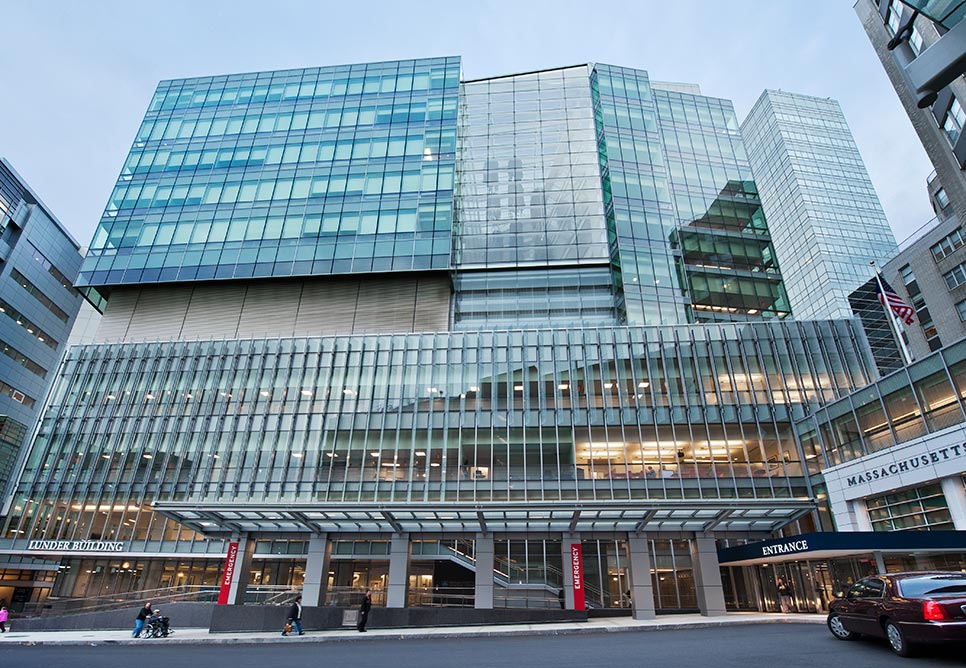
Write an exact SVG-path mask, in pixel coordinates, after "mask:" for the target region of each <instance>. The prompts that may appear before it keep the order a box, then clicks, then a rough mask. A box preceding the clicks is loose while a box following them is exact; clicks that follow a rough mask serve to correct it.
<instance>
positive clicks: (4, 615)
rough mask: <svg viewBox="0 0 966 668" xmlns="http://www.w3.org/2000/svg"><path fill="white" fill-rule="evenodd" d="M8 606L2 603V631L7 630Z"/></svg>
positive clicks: (0, 613)
mask: <svg viewBox="0 0 966 668" xmlns="http://www.w3.org/2000/svg"><path fill="white" fill-rule="evenodd" d="M7 614H8V613H7V606H5V605H0V633H6V632H7Z"/></svg>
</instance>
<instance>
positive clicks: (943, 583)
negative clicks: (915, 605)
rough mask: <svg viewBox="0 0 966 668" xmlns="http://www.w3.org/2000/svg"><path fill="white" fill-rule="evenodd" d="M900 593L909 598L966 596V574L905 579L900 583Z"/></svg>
mask: <svg viewBox="0 0 966 668" xmlns="http://www.w3.org/2000/svg"><path fill="white" fill-rule="evenodd" d="M899 591H900V592H901V593H902V595H903V596H905V597H907V598H917V597H919V596H939V595H941V594H966V573H962V574H959V573H950V574H949V575H923V576H919V577H911V578H903V579H902V580H900V581H899Z"/></svg>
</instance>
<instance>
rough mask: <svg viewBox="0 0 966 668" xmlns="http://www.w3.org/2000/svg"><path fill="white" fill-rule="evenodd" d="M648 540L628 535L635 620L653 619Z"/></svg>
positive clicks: (652, 588) (652, 587) (652, 590)
mask: <svg viewBox="0 0 966 668" xmlns="http://www.w3.org/2000/svg"><path fill="white" fill-rule="evenodd" d="M649 548H650V546H649V544H648V540H647V538H645V537H644V536H635V535H634V534H628V535H627V552H628V556H629V557H630V566H631V569H630V570H631V606H632V610H633V614H634V619H653V618H654V617H656V616H657V615H656V613H655V611H654V585H653V584H652V582H651V552H650V549H649Z"/></svg>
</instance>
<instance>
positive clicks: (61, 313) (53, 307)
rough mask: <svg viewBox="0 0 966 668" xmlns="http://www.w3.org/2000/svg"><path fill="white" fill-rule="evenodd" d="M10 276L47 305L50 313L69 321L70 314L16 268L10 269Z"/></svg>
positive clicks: (65, 321)
mask: <svg viewBox="0 0 966 668" xmlns="http://www.w3.org/2000/svg"><path fill="white" fill-rule="evenodd" d="M10 277H11V278H12V279H13V280H15V281H16V282H17V283H19V284H20V285H21V287H23V289H24V290H26V291H27V292H29V293H30V294H31V296H33V298H34V299H36V300H37V301H39V302H40V303H41V304H43V305H44V306H46V307H47V310H49V311H50V312H51V313H53V314H54V315H55V316H57V318H58V319H59V320H62V321H63V322H64V323H65V324H66V323H67V322H68V321H70V316H69V315H68V314H67V312H66V311H65V310H64V309H62V308H60V307H59V306H57V304H55V303H54V301H53V300H52V299H51V298H50V297H48V296H47V295H46V294H44V291H43V290H41V289H40V288H38V287H37V286H36V285H34V284H33V283H31V282H30V281H29V280H27V277H26V276H24V275H23V274H21V273H20V272H19V271H17V270H16V269H11V270H10Z"/></svg>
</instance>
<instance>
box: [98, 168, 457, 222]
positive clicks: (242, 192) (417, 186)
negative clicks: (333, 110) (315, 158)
mask: <svg viewBox="0 0 966 668" xmlns="http://www.w3.org/2000/svg"><path fill="white" fill-rule="evenodd" d="M437 164H438V163H437ZM454 171H455V170H454V168H453V165H452V164H449V165H442V164H440V165H439V166H438V168H436V167H433V166H430V167H426V168H423V169H420V170H412V171H392V172H381V171H380V172H376V173H374V174H369V175H366V174H348V175H346V174H341V175H336V174H332V175H328V174H327V175H320V176H316V177H314V178H310V177H304V178H278V177H277V176H276V175H271V176H268V177H267V178H265V179H263V180H259V181H255V180H252V181H230V182H223V183H213V184H205V183H198V184H192V185H190V186H189V185H175V186H170V185H158V184H153V183H149V184H144V185H143V186H142V185H141V184H133V185H130V186H126V185H119V186H118V187H117V188H115V190H114V194H113V195H112V197H111V200H110V203H109V204H108V211H117V210H119V209H122V208H125V209H126V208H144V207H180V206H199V205H201V204H235V203H236V202H239V203H243V204H244V203H246V202H270V201H272V202H280V201H289V200H297V199H309V198H313V197H326V198H327V197H345V196H353V195H373V196H380V195H399V194H402V193H433V194H435V192H436V191H437V190H443V191H451V190H453V180H454Z"/></svg>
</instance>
